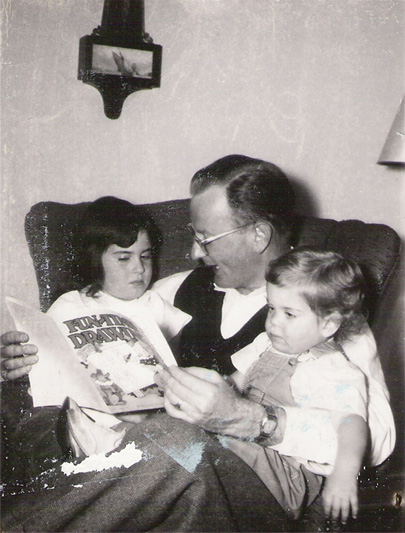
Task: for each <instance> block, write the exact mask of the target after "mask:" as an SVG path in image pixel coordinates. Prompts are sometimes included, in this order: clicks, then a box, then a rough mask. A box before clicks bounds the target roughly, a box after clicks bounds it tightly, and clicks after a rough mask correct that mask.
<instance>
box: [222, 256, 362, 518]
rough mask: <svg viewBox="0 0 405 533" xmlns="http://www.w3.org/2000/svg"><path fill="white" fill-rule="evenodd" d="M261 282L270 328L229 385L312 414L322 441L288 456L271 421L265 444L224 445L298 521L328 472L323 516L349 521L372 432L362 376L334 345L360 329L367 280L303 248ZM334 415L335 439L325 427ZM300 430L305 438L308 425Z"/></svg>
mask: <svg viewBox="0 0 405 533" xmlns="http://www.w3.org/2000/svg"><path fill="white" fill-rule="evenodd" d="M266 281H267V300H268V308H269V310H268V316H267V320H266V332H265V333H263V334H261V335H260V336H259V337H257V339H256V340H255V343H254V344H255V350H253V349H252V346H251V347H250V348H249V350H248V349H244V350H241V351H240V352H238V353H237V354H235V355H234V356H233V357H232V362H233V364H234V365H235V367H236V368H237V369H238V371H237V372H235V373H234V374H233V375H232V379H233V381H234V383H235V384H236V385H237V386H238V388H239V390H240V391H241V392H242V394H243V395H245V396H246V397H247V398H249V399H250V400H253V401H255V402H257V403H260V404H262V405H263V406H264V407H267V411H268V412H270V411H271V410H272V408H273V407H276V409H277V407H282V408H283V409H284V410H285V411H286V412H287V413H288V412H289V410H294V409H296V408H306V409H311V408H313V414H314V417H313V419H311V418H309V423H310V424H311V425H315V424H319V425H320V427H319V440H318V441H316V442H315V441H314V442H312V448H313V450H310V452H309V454H308V456H307V457H292V456H289V455H288V452H287V453H286V454H284V453H283V449H284V450H286V448H285V446H286V442H284V441H286V440H288V437H287V435H284V438H283V441H282V442H281V443H280V442H278V443H277V442H274V440H273V441H272V435H273V434H274V432H275V430H276V428H277V422H276V421H274V422H273V421H272V418H271V415H270V417H266V418H265V420H264V421H263V426H262V427H263V429H264V433H265V435H267V436H268V438H267V442H266V441H264V442H263V443H261V444H262V446H260V445H258V444H257V443H253V442H252V443H251V442H247V443H243V442H240V441H239V442H237V441H231V440H230V441H229V446H230V448H231V449H232V450H233V451H234V452H235V453H237V454H238V455H239V456H240V457H241V458H242V459H244V460H245V461H246V462H247V463H248V464H250V465H251V466H252V468H253V469H254V470H255V471H256V472H257V474H258V475H259V477H261V479H262V480H263V481H264V483H265V484H266V485H267V486H268V487H269V489H270V490H271V492H272V493H273V494H274V496H275V497H276V498H277V499H278V501H279V503H280V504H281V505H282V506H283V507H284V508H285V509H286V510H287V511H288V512H291V513H292V514H293V515H294V516H297V515H298V514H299V511H300V509H301V506H302V505H303V504H305V503H306V504H309V503H311V501H313V500H314V499H315V497H316V496H317V494H318V493H319V492H320V490H321V481H322V477H321V476H326V480H325V484H324V488H323V505H324V509H325V512H326V515H327V516H328V515H330V514H331V515H332V517H333V518H334V519H337V518H338V517H339V515H340V516H341V520H342V522H346V520H347V518H348V516H349V514H350V509H351V512H352V515H353V517H356V514H357V512H358V497H357V475H358V473H359V470H360V468H361V466H362V461H363V456H364V453H365V449H366V444H367V434H368V431H367V429H368V428H367V389H366V381H365V376H364V375H363V373H362V372H361V371H360V370H359V369H358V368H357V367H355V366H354V365H353V364H352V363H350V361H349V360H348V358H347V356H346V354H345V352H344V350H343V348H342V346H341V344H340V342H341V341H343V340H344V339H346V338H347V337H349V336H351V335H355V334H357V333H359V332H360V331H361V330H362V328H363V326H364V324H365V321H366V319H365V316H364V314H363V298H364V286H365V282H364V279H363V276H362V273H361V270H360V268H359V267H358V265H357V264H356V263H354V262H353V261H351V260H348V259H344V258H343V257H342V256H340V255H339V254H336V253H334V252H321V251H315V250H312V249H309V248H301V249H296V250H292V251H291V252H289V253H287V254H286V255H285V256H282V257H280V258H278V259H276V260H274V261H272V262H271V263H270V265H269V267H268V270H267V274H266ZM320 414H321V415H322V416H321V417H319V415H320ZM322 417H323V418H324V421H325V429H324V430H322V422H321V421H322ZM317 418H318V420H317ZM331 419H332V421H333V426H334V427H335V428H336V435H332V434H331V433H330V432H328V431H326V425H330V420H331ZM275 420H276V419H275ZM302 430H303V439H304V438H305V427H303V429H302ZM311 430H313V427H311ZM325 433H326V435H325ZM312 435H313V433H312ZM276 441H277V439H276ZM331 449H332V450H333V451H335V450H336V455H335V457H336V458H335V461H334V463H333V464H332V463H331V462H329V464H328V461H327V460H325V458H326V457H327V456H328V455H329V456H330V450H331ZM332 456H333V454H332ZM305 494H307V497H308V494H309V501H307V502H304V496H305Z"/></svg>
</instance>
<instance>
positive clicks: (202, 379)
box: [156, 366, 264, 439]
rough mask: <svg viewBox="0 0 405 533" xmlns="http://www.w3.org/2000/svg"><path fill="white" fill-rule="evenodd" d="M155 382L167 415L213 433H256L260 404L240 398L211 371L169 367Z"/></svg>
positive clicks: (237, 434) (248, 435)
mask: <svg viewBox="0 0 405 533" xmlns="http://www.w3.org/2000/svg"><path fill="white" fill-rule="evenodd" d="M156 383H157V384H158V385H159V386H160V387H161V388H162V389H164V392H165V408H166V411H167V412H168V414H169V415H170V416H172V417H174V418H180V419H182V420H185V421H186V422H190V423H191V424H196V425H198V426H200V427H202V428H204V429H206V430H207V431H212V432H213V433H220V434H223V435H232V436H234V437H240V438H248V439H250V438H255V437H258V436H259V433H260V423H261V421H262V419H263V411H264V410H263V407H261V406H260V405H258V404H256V403H253V402H250V401H248V400H245V399H244V398H242V396H241V395H240V394H239V393H238V392H236V391H235V390H234V389H233V388H232V387H231V386H230V385H229V383H228V382H227V381H226V380H225V379H224V378H222V377H221V376H220V375H219V374H218V373H217V372H215V371H214V370H207V369H205V368H197V367H190V368H179V367H176V366H172V367H170V368H169V369H168V370H164V371H162V372H161V373H160V374H158V375H157V376H156Z"/></svg>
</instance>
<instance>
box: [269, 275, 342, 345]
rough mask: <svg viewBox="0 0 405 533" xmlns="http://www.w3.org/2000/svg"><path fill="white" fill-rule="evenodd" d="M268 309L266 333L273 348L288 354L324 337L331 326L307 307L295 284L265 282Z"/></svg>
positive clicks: (329, 331)
mask: <svg viewBox="0 0 405 533" xmlns="http://www.w3.org/2000/svg"><path fill="white" fill-rule="evenodd" d="M266 289H267V302H268V305H269V311H268V314H267V319H266V332H267V335H268V336H269V339H270V340H271V342H272V344H273V346H274V348H276V350H279V351H280V352H284V353H288V354H299V353H302V352H305V351H307V350H309V349H310V348H312V347H313V346H316V345H317V344H319V343H321V342H323V341H324V340H326V339H327V338H328V337H329V336H330V335H333V333H335V331H336V329H337V327H338V326H337V327H336V328H335V330H334V331H333V327H334V325H333V324H332V322H331V321H330V320H329V319H328V318H321V317H319V316H318V315H316V314H315V313H314V312H313V311H312V309H311V308H310V307H309V305H308V303H307V301H306V300H305V298H304V297H303V296H302V295H301V293H300V291H299V289H298V288H297V287H294V286H291V287H279V286H278V285H273V284H272V283H267V286H266Z"/></svg>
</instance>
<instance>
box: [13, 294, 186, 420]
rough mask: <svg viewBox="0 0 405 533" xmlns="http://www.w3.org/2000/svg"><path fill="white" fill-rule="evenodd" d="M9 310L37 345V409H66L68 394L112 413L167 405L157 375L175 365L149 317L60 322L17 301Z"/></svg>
mask: <svg viewBox="0 0 405 533" xmlns="http://www.w3.org/2000/svg"><path fill="white" fill-rule="evenodd" d="M7 306H8V308H9V310H10V313H11V315H12V316H13V318H14V321H15V324H16V327H17V328H18V329H19V330H21V331H26V332H27V333H28V334H29V336H30V342H32V343H34V344H36V345H37V346H38V354H39V362H38V363H37V364H35V365H34V366H33V368H32V370H31V372H30V373H29V378H30V386H31V393H32V396H33V401H34V406H44V405H62V404H63V403H64V401H65V399H66V397H68V396H69V397H71V398H73V399H74V400H75V401H76V402H77V403H78V404H79V405H80V406H81V407H89V408H93V409H97V410H100V411H104V412H108V413H124V412H132V411H139V410H146V409H153V408H158V407H162V406H163V397H162V396H161V394H160V393H159V391H158V389H157V387H156V385H155V380H154V375H155V373H156V372H158V371H159V370H161V369H162V368H164V367H165V366H167V365H173V364H176V361H175V359H174V356H173V354H172V352H171V350H170V347H169V346H168V344H167V342H166V340H165V338H164V337H163V335H162V333H161V331H160V329H159V327H158V326H157V324H156V323H155V322H154V321H153V320H152V319H151V317H150V316H149V315H148V314H147V313H142V314H139V316H136V317H135V318H136V321H135V320H134V317H132V316H131V319H129V318H127V317H125V316H123V315H122V314H118V313H116V312H114V311H111V310H109V309H105V310H104V309H101V310H98V311H97V313H94V312H93V311H92V314H91V315H89V316H82V313H79V314H81V316H76V315H70V318H69V319H68V320H64V321H63V322H60V323H57V322H56V321H55V320H54V318H51V317H50V316H49V315H47V314H44V313H41V312H40V311H37V310H35V309H32V308H30V307H28V306H26V305H25V304H24V303H22V302H20V301H18V300H16V299H14V298H10V297H8V298H7ZM72 316H73V318H71V317H72Z"/></svg>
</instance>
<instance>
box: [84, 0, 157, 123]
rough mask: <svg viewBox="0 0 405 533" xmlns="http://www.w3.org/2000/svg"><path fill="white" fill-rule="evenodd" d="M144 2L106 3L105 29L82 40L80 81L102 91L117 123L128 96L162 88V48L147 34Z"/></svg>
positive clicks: (110, 0) (107, 109)
mask: <svg viewBox="0 0 405 533" xmlns="http://www.w3.org/2000/svg"><path fill="white" fill-rule="evenodd" d="M144 13H145V9H144V0H104V9H103V17H102V22H101V26H98V27H97V28H95V29H94V30H93V33H92V34H91V35H86V36H84V37H82V38H81V39H80V45H79V74H78V79H79V80H82V82H83V83H87V84H88V85H91V86H92V87H95V88H96V89H98V90H99V91H100V94H101V96H102V98H103V103H104V113H105V115H106V116H107V117H108V118H111V119H117V118H119V116H120V115H121V111H122V106H123V104H124V100H125V98H126V97H127V96H129V95H130V94H132V93H133V92H135V91H140V90H142V89H152V88H154V87H160V73H161V65H162V47H161V46H160V45H158V44H153V41H152V39H151V37H150V36H149V35H148V34H147V33H145V30H144V16H145V15H144Z"/></svg>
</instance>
